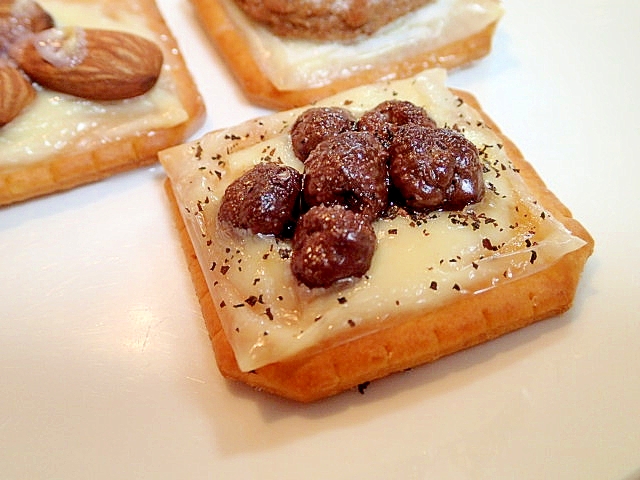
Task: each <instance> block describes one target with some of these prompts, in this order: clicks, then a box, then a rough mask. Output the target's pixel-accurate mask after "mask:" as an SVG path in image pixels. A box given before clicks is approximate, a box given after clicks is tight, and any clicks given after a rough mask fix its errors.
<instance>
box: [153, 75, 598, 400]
mask: <svg viewBox="0 0 640 480" xmlns="http://www.w3.org/2000/svg"><path fill="white" fill-rule="evenodd" d="M160 161H161V163H162V165H163V166H164V168H165V170H166V171H167V173H168V178H169V180H170V187H171V188H170V193H171V196H172V197H173V198H175V205H176V206H177V208H176V212H179V213H178V214H179V216H180V218H181V220H180V221H179V224H180V225H181V230H182V231H183V234H184V235H183V243H184V246H185V250H186V252H188V259H189V264H190V269H191V273H192V276H193V279H194V283H195V285H196V290H197V292H198V297H199V299H200V302H201V306H202V311H203V314H204V318H205V322H206V325H207V327H208V329H209V333H210V336H211V340H212V343H213V347H214V350H215V355H216V361H217V364H218V367H219V369H220V371H221V372H222V374H223V375H224V376H225V377H229V378H233V379H236V380H239V381H241V382H244V383H247V384H249V385H252V386H254V387H256V388H258V389H261V390H264V391H267V392H271V393H275V394H278V395H282V396H284V397H287V398H291V399H295V400H299V401H305V402H306V401H313V400H318V399H321V398H325V397H327V396H329V395H334V394H336V393H339V392H341V391H343V390H346V389H349V388H352V387H355V386H358V385H361V384H364V383H366V382H370V381H372V380H374V379H377V378H381V377H384V376H386V375H389V374H391V373H394V372H400V371H403V370H405V369H407V368H411V367H414V366H417V365H420V364H423V363H426V362H431V361H434V360H436V359H438V358H440V357H442V356H444V355H448V354H451V353H454V352H457V351H459V350H462V349H464V348H467V347H471V346H473V345H476V344H479V343H481V342H485V341H487V340H490V339H492V338H495V337H498V336H500V335H503V334H505V333H507V332H510V331H513V330H515V329H518V328H521V327H524V326H526V325H529V324H531V323H533V322H536V321H539V320H542V319H545V318H548V317H551V316H554V315H557V314H559V313H561V312H564V311H566V310H567V309H569V308H570V307H571V305H572V302H573V299H574V295H575V292H576V289H577V286H578V281H579V279H580V275H581V273H582V270H583V268H584V265H585V262H586V260H587V258H588V257H589V256H590V255H591V252H592V250H593V239H592V238H591V236H590V235H589V233H588V232H587V231H586V230H585V229H584V228H583V227H582V225H581V224H580V223H579V222H578V221H576V220H575V219H573V218H572V216H571V213H570V212H569V211H568V210H567V208H566V207H565V206H564V205H563V204H562V203H561V202H560V201H559V200H558V199H557V198H556V197H555V196H554V194H553V193H551V192H550V191H549V190H548V189H547V188H546V187H545V185H544V183H543V181H542V180H541V179H540V178H539V177H538V175H537V174H536V172H535V171H534V169H533V167H532V166H531V165H530V164H529V163H527V162H526V161H525V160H524V158H523V157H522V155H521V153H520V152H519V151H518V149H517V148H516V147H515V146H514V145H513V143H511V142H510V141H509V140H508V139H507V138H506V137H505V136H504V135H503V134H502V132H501V131H500V130H499V129H498V128H497V126H496V125H495V124H494V123H493V122H492V121H491V120H490V118H489V117H488V116H487V115H486V114H485V113H484V112H483V111H482V109H481V108H480V106H479V105H478V103H477V102H476V101H475V99H474V98H473V97H472V96H471V95H470V94H468V93H466V92H461V91H453V90H450V89H448V88H447V87H446V75H445V72H444V71H443V70H428V71H425V72H422V73H420V74H418V75H417V76H415V77H412V78H409V79H405V80H396V81H392V82H387V83H380V84H372V85H368V86H363V87H359V88H356V89H353V90H350V91H346V92H343V93H341V94H338V95H336V96H333V97H330V98H328V99H326V100H323V101H321V102H319V103H318V104H315V105H313V106H307V107H302V108H300V109H294V110H289V111H285V112H280V113H276V114H273V115H270V116H267V117H263V118H258V119H256V120H253V121H249V122H246V123H243V124H241V125H238V126H236V127H232V128H229V129H225V130H220V131H215V132H212V133H210V134H207V135H205V136H204V137H202V138H201V139H199V140H197V141H194V142H191V143H187V144H184V145H181V146H177V147H174V148H171V149H168V150H164V151H162V152H160Z"/></svg>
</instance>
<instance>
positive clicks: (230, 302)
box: [160, 70, 584, 371]
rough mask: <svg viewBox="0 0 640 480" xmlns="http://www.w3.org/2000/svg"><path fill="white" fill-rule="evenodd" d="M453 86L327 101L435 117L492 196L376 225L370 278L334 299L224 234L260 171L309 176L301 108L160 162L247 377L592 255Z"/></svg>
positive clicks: (257, 245)
mask: <svg viewBox="0 0 640 480" xmlns="http://www.w3.org/2000/svg"><path fill="white" fill-rule="evenodd" d="M445 80H446V78H445V73H444V71H443V70H431V71H427V72H424V73H422V74H420V75H418V76H416V77H415V78H413V79H407V80H400V81H395V82H391V83H388V84H382V85H378V86H367V87H360V88H357V89H354V90H351V91H349V92H345V93H343V94H340V95H337V96H335V97H332V98H330V99H327V100H325V101H322V102H320V104H321V105H340V106H343V105H347V106H348V108H350V109H351V110H352V111H353V112H354V114H355V115H356V116H359V115H361V114H362V113H363V112H364V111H366V110H368V109H370V108H373V107H374V106H376V105H377V104H378V103H380V102H381V101H383V100H386V99H390V98H397V99H404V100H409V101H411V102H413V103H415V104H417V105H421V106H423V107H425V108H426V110H427V111H428V112H429V114H430V115H431V117H432V118H433V119H434V120H436V122H437V123H438V125H439V126H449V127H453V126H456V128H458V129H460V130H461V131H463V132H464V134H465V135H466V136H467V138H469V139H470V140H471V141H473V142H474V144H475V145H476V146H477V147H478V149H479V151H480V152H481V159H482V161H483V163H484V167H485V172H486V173H485V176H484V178H485V184H486V186H487V192H486V194H485V197H484V199H483V200H482V202H480V203H478V204H474V205H469V206H468V207H467V208H465V209H464V210H463V211H458V212H434V213H432V214H430V215H429V216H428V217H427V218H424V219H421V220H419V221H416V220H415V219H411V218H408V217H405V216H397V217H395V218H388V219H383V220H378V221H377V222H376V223H375V225H374V227H375V231H376V235H377V247H376V252H375V254H374V257H373V262H372V265H371V268H370V270H369V271H368V273H367V274H366V276H365V277H363V278H361V279H349V280H345V281H341V282H338V283H336V284H335V285H334V286H332V287H331V288H328V289H309V288H307V287H305V286H303V285H299V284H298V282H297V281H296V280H295V278H294V277H293V275H292V273H291V271H290V264H289V260H288V255H289V252H290V250H289V249H290V245H289V244H288V243H287V242H286V241H278V240H276V239H275V238H273V237H270V236H251V235H248V236H243V237H242V238H239V237H238V236H237V235H234V236H230V235H227V234H225V233H224V232H223V231H221V230H218V228H217V220H216V218H217V211H218V206H219V202H220V200H221V198H222V195H223V194H224V191H225V189H226V187H227V186H228V185H229V183H231V182H232V181H233V180H234V179H235V178H237V177H238V176H239V175H241V174H242V173H243V172H245V171H246V170H248V169H249V168H251V166H252V165H254V164H256V163H258V162H261V161H277V162H283V163H285V164H288V165H291V166H293V167H295V168H298V169H302V164H301V163H300V162H299V161H298V160H297V159H296V158H295V156H294V155H293V153H292V150H291V143H290V142H291V141H290V137H289V134H288V132H289V129H290V126H291V124H292V123H293V121H294V120H295V118H296V117H297V116H298V115H299V113H300V112H301V111H302V110H301V109H297V110H291V111H287V112H281V113H278V114H274V115H272V116H270V117H266V118H261V119H258V120H255V121H252V122H248V123H244V124H241V125H239V126H238V127H235V128H231V129H228V130H223V131H218V132H213V133H210V134H208V135H206V136H205V137H203V138H202V139H200V140H199V141H196V142H194V143H191V144H186V145H182V146H179V147H176V148H173V149H169V150H165V151H164V152H161V154H160V161H161V162H162V164H163V166H164V167H165V169H166V171H167V173H168V175H169V178H170V180H171V182H172V185H173V189H174V191H175V193H176V197H177V201H178V203H179V205H180V210H181V212H182V214H183V217H184V220H185V224H186V226H187V230H188V232H189V234H190V237H191V240H192V242H193V244H194V247H195V250H196V252H197V255H198V258H199V261H200V265H201V267H202V271H203V272H204V274H205V277H206V279H207V283H208V285H209V289H210V291H211V296H212V298H213V299H214V302H215V304H216V305H217V307H218V313H219V317H220V319H221V322H222V325H223V328H224V330H225V332H226V335H227V338H228V339H229V342H230V343H231V345H232V347H233V350H234V352H235V355H236V359H237V361H238V364H239V366H240V368H241V369H242V370H244V371H250V370H252V369H255V368H258V367H260V366H263V365H266V364H269V363H272V362H276V361H278V360H281V359H284V358H287V357H289V356H292V355H295V354H296V353H299V352H301V351H304V350H306V349H311V348H314V347H315V346H317V345H318V344H320V343H322V344H331V343H332V342H339V341H341V340H340V339H341V338H342V337H343V336H344V335H346V334H350V333H355V332H358V333H359V334H362V333H365V332H367V331H371V330H375V329H376V328H380V327H381V325H384V320H385V319H387V318H388V317H392V316H393V317H395V318H398V317H399V316H400V317H401V316H402V315H404V314H408V313H410V312H413V311H416V310H418V309H419V310H421V311H425V312H427V311H429V310H431V309H434V308H436V307H439V306H442V305H444V304H446V303H447V302H453V301H455V300H456V298H459V297H460V296H461V295H472V294H474V293H477V292H481V291H484V290H486V289H489V288H493V287H495V286H497V285H500V284H502V283H503V282H509V281H511V280H512V279H514V278H521V277H523V276H526V275H530V274H532V273H534V272H537V271H539V270H540V269H543V268H545V267H547V266H549V265H550V264H552V263H554V262H555V261H556V260H558V259H559V258H560V257H562V256H563V255H565V254H566V253H568V252H570V251H573V250H575V249H577V248H579V247H581V246H582V245H584V242H583V240H581V239H579V238H577V237H574V236H573V235H571V233H570V232H568V231H567V230H566V228H565V227H564V226H563V225H562V224H561V223H559V222H558V221H557V220H555V219H554V218H552V216H551V215H550V214H549V213H547V212H544V211H543V210H542V208H541V207H540V206H539V205H538V204H537V203H536V202H535V200H534V199H532V198H530V196H529V195H530V194H529V193H528V191H527V188H526V186H525V185H524V183H523V182H522V179H521V178H520V176H519V175H518V174H517V172H515V171H514V170H513V168H512V165H511V162H510V160H509V158H508V157H507V156H506V154H505V152H504V150H503V149H502V146H501V145H500V143H499V139H498V138H497V137H496V135H495V134H494V132H493V131H492V130H491V129H489V128H488V127H486V126H485V125H484V124H483V123H482V121H481V118H480V117H479V115H478V114H477V112H475V111H474V110H472V109H471V108H470V107H468V106H467V105H466V104H462V103H461V102H460V101H459V99H458V98H457V97H455V96H454V95H453V94H452V93H451V92H450V91H449V90H448V89H447V88H446V87H445Z"/></svg>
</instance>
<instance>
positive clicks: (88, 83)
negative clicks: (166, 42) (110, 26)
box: [12, 28, 163, 100]
mask: <svg viewBox="0 0 640 480" xmlns="http://www.w3.org/2000/svg"><path fill="white" fill-rule="evenodd" d="M48 53H49V54H50V55H49V54H48ZM12 56H13V57H14V58H15V59H16V61H17V62H18V63H19V65H20V67H21V68H22V69H23V70H24V71H25V72H26V73H27V75H29V77H31V79H32V80H34V81H35V82H37V83H39V84H40V85H42V86H44V87H46V88H49V89H51V90H55V91H58V92H62V93H68V94H70V95H75V96H78V97H82V98H87V99H90V100H122V99H125V98H131V97H136V96H138V95H142V94H143V93H145V92H147V91H148V90H150V89H151V88H152V87H153V86H154V85H155V83H156V81H157V80H158V77H159V76H160V71H161V69H162V63H163V56H162V51H161V50H160V47H158V46H157V45H156V44H155V43H153V42H151V41H150V40H147V39H145V38H143V37H140V36H138V35H134V34H131V33H126V32H120V31H112V30H98V29H78V28H77V29H75V30H74V29H67V30H60V29H49V30H44V31H42V32H40V33H38V34H36V35H35V36H34V39H33V40H32V41H29V42H26V43H25V44H24V45H22V46H21V47H20V48H19V49H18V50H17V52H15V53H13V54H12Z"/></svg>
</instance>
